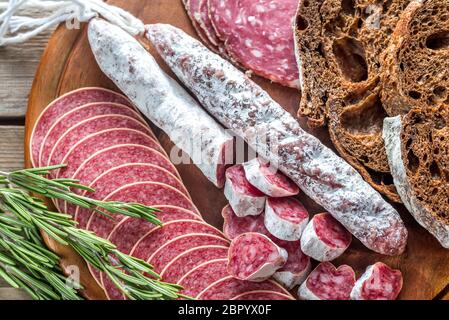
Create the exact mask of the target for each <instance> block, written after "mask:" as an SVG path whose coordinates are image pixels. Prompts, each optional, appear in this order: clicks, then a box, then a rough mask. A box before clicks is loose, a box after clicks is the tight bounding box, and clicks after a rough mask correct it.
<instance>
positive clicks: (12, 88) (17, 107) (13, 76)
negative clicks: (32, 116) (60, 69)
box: [0, 0, 53, 118]
mask: <svg viewBox="0 0 449 320" xmlns="http://www.w3.org/2000/svg"><path fill="white" fill-rule="evenodd" d="M5 1H7V0H0V2H5ZM29 13H30V14H33V15H34V14H35V12H33V11H29ZM24 14H25V15H27V14H28V13H27V12H26V11H25V12H24ZM52 31H53V30H48V31H46V32H44V33H42V34H41V35H39V36H37V37H36V38H34V39H31V40H30V41H29V42H27V43H24V44H21V45H15V46H9V47H5V48H3V47H0V83H1V86H0V118H23V117H24V116H25V112H26V108H27V103H28V95H29V92H30V88H31V84H32V83H33V78H34V74H35V72H36V68H37V65H38V63H39V60H40V57H41V55H42V52H43V51H44V48H45V46H46V44H47V41H48V38H49V36H50V34H51V33H52Z"/></svg>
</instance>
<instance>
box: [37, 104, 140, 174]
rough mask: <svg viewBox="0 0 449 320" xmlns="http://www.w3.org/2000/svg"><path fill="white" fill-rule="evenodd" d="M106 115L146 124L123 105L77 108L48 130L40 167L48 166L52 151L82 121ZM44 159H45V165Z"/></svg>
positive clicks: (129, 108)
mask: <svg viewBox="0 0 449 320" xmlns="http://www.w3.org/2000/svg"><path fill="white" fill-rule="evenodd" d="M106 114H115V115H122V116H128V117H131V118H134V119H136V120H138V121H140V122H142V124H145V121H144V120H143V118H142V117H141V116H140V115H139V114H138V113H137V112H136V111H135V110H134V109H133V108H131V107H129V106H125V105H121V104H116V103H105V102H97V103H90V104H86V105H83V106H81V107H78V108H75V109H73V110H71V111H70V112H68V113H66V114H64V115H62V116H61V117H60V118H59V119H58V120H57V121H56V122H55V123H54V124H53V125H52V126H51V128H50V129H49V130H48V132H47V134H46V135H45V137H44V139H43V141H42V145H41V149H40V152H39V165H40V166H44V165H46V164H47V159H48V157H49V155H50V153H51V150H52V149H53V147H54V145H55V144H56V142H57V141H58V140H59V138H61V136H62V135H64V133H66V132H67V130H69V129H70V128H71V127H73V126H75V125H77V124H78V123H80V122H81V121H84V120H87V119H90V118H93V117H95V116H100V115H106ZM42 159H45V160H44V161H45V163H44V162H43V160H42Z"/></svg>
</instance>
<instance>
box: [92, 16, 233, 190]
mask: <svg viewBox="0 0 449 320" xmlns="http://www.w3.org/2000/svg"><path fill="white" fill-rule="evenodd" d="M88 37H89V41H90V45H91V48H92V51H93V53H94V55H95V58H96V60H97V62H98V64H99V66H100V67H101V69H102V70H103V72H104V73H105V74H106V75H107V76H108V77H109V78H110V79H111V80H112V81H113V82H114V83H115V84H116V85H117V86H118V87H119V88H120V89H121V90H122V91H123V92H124V93H125V94H126V95H127V96H128V97H131V98H132V100H133V102H134V104H135V105H136V106H137V107H138V108H139V109H140V110H141V111H142V112H143V113H144V114H145V115H146V116H147V117H148V118H149V119H150V120H151V121H152V122H153V123H154V124H155V125H156V126H158V127H159V128H161V129H162V130H163V131H164V132H165V133H167V135H168V136H169V137H170V139H171V140H172V141H173V142H174V143H175V145H176V146H177V147H178V148H180V149H181V150H183V151H184V152H185V153H186V154H188V155H189V156H190V158H191V159H192V161H193V163H195V165H196V166H197V167H198V168H199V169H200V170H201V171H202V172H203V174H204V175H205V176H206V177H207V178H208V179H209V180H210V181H211V182H212V183H214V184H215V185H216V186H217V187H219V188H222V187H223V185H224V171H225V168H226V166H227V164H228V163H232V155H233V149H234V138H233V136H231V135H230V134H229V133H228V132H226V131H225V130H224V128H223V127H222V126H221V125H219V124H218V123H217V121H215V119H213V118H212V117H211V116H210V115H209V114H208V113H207V112H205V111H204V110H203V109H202V108H201V106H200V105H199V104H198V102H197V101H196V100H195V99H194V98H193V97H192V96H191V95H190V94H189V93H188V92H187V91H186V90H185V89H184V88H183V87H182V86H181V85H180V84H178V82H177V81H175V80H174V79H172V78H170V77H169V76H168V75H167V74H166V73H165V72H164V71H162V69H161V68H160V67H159V65H158V63H157V62H156V60H155V59H154V58H153V57H152V56H151V55H150V54H149V53H148V51H147V50H146V49H145V48H144V47H143V46H142V45H141V44H140V43H139V42H138V41H137V40H136V39H135V38H134V37H132V36H131V35H130V34H128V33H127V32H126V31H124V30H122V29H121V28H119V27H117V26H115V25H112V24H110V23H108V22H106V21H104V20H101V19H93V20H91V21H90V23H89V30H88ZM181 160H183V159H181Z"/></svg>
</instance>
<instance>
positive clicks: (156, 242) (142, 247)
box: [131, 220, 224, 261]
mask: <svg viewBox="0 0 449 320" xmlns="http://www.w3.org/2000/svg"><path fill="white" fill-rule="evenodd" d="M189 233H206V234H211V235H215V236H218V237H223V234H222V233H221V232H220V231H219V230H218V229H216V228H214V227H212V226H211V225H209V224H207V223H205V222H201V221H191V220H179V221H172V222H169V223H166V224H164V225H163V226H162V227H159V228H157V229H154V230H152V231H150V232H148V233H147V234H146V235H145V236H143V237H142V238H141V239H140V240H139V241H138V242H137V243H136V245H135V246H134V247H133V249H132V250H131V255H132V256H134V257H137V258H139V259H142V260H145V261H146V260H148V259H149V258H150V257H151V255H152V254H153V253H154V252H156V250H157V249H158V248H160V246H162V245H163V244H164V243H167V242H168V241H170V240H172V239H174V238H176V237H179V236H182V235H184V234H189ZM223 238H224V237H223Z"/></svg>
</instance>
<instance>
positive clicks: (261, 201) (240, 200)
mask: <svg viewBox="0 0 449 320" xmlns="http://www.w3.org/2000/svg"><path fill="white" fill-rule="evenodd" d="M224 194H225V196H226V199H228V201H229V204H230V206H231V207H232V209H233V210H234V212H235V214H236V215H237V216H239V217H245V216H257V215H259V214H261V213H262V212H263V209H264V208H265V200H266V197H265V195H264V194H263V193H262V192H260V191H259V190H258V189H257V188H255V187H254V186H252V185H251V184H250V183H249V181H248V180H247V179H246V177H245V171H244V169H243V166H242V165H236V166H233V167H230V168H228V169H227V170H226V184H225V189H224Z"/></svg>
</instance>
